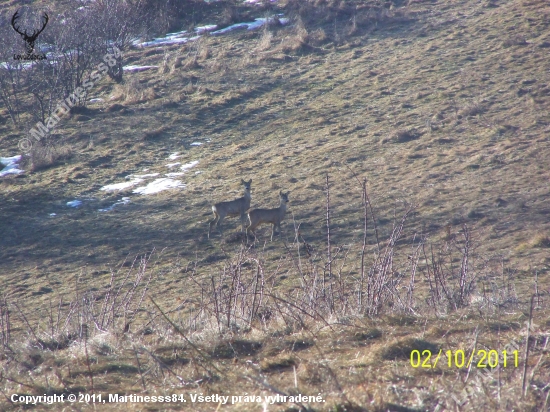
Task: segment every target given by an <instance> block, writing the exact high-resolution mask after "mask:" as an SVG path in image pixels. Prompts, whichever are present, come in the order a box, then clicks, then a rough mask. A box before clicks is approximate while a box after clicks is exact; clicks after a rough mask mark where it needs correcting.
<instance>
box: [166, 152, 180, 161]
mask: <svg viewBox="0 0 550 412" xmlns="http://www.w3.org/2000/svg"><path fill="white" fill-rule="evenodd" d="M178 157H181V155H180V152H176V153H172V154H171V155H170V156H168V159H170V160H176V159H177V158H178Z"/></svg>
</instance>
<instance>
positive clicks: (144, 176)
mask: <svg viewBox="0 0 550 412" xmlns="http://www.w3.org/2000/svg"><path fill="white" fill-rule="evenodd" d="M147 170H149V169H147ZM158 175H159V174H158V173H148V174H145V175H128V176H126V179H129V178H131V177H133V178H136V179H145V178H147V177H156V176H158Z"/></svg>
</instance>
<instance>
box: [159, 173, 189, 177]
mask: <svg viewBox="0 0 550 412" xmlns="http://www.w3.org/2000/svg"><path fill="white" fill-rule="evenodd" d="M184 174H185V172H172V173H165V174H164V176H166V177H178V176H181V175H184Z"/></svg>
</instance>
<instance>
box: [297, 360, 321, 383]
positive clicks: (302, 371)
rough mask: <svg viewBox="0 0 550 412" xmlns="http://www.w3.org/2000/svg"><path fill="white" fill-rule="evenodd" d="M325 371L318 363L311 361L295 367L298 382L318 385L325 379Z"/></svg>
mask: <svg viewBox="0 0 550 412" xmlns="http://www.w3.org/2000/svg"><path fill="white" fill-rule="evenodd" d="M326 375H327V372H326V371H325V370H324V369H323V368H322V367H321V366H319V365H316V364H314V363H311V362H304V363H301V364H300V366H299V367H298V368H297V376H298V379H299V380H300V382H302V383H306V384H309V385H318V384H320V383H323V382H325V381H326V380H327V378H328V377H327V376H326Z"/></svg>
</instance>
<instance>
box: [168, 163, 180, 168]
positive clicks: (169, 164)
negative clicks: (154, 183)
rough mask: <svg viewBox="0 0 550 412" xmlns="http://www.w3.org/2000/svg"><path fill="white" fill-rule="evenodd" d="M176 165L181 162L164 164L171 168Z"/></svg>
mask: <svg viewBox="0 0 550 412" xmlns="http://www.w3.org/2000/svg"><path fill="white" fill-rule="evenodd" d="M177 165H181V163H180V162H177V163H168V164H167V165H166V167H167V168H168V169H171V168H173V167H174V166H177Z"/></svg>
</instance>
